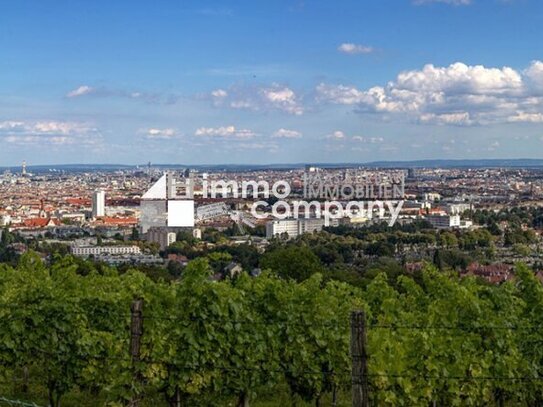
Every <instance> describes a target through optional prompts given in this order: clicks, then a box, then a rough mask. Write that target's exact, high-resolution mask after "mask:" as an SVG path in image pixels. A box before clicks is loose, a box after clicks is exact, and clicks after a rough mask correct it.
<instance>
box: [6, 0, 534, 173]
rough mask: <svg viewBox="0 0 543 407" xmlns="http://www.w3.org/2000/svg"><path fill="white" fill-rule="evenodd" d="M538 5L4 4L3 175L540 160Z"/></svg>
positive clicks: (302, 1)
mask: <svg viewBox="0 0 543 407" xmlns="http://www.w3.org/2000/svg"><path fill="white" fill-rule="evenodd" d="M541 38H543V2H542V1H541V0H334V1H332V0H323V1H311V0H290V1H287V0H273V1H265V0H259V1H254V0H251V1H245V0H238V1H230V2H228V1H205V0H198V1H189V0H186V1H182V2H181V1H174V0H170V1H166V0H162V1H154V2H151V1H147V0H145V1H142V0H131V1H124V0H119V1H104V0H93V1H88V0H35V1H30V0H17V1H8V0H0V166H11V165H19V164H20V163H21V162H22V161H23V160H26V161H27V163H28V164H29V165H32V164H68V163H72V164H73V163H109V164H142V163H146V162H148V161H151V162H153V163H171V164H188V165H190V164H193V165H194V164H233V163H239V164H266V163H319V162H320V163H340V162H351V163H352V162H361V163H363V162H369V161H376V160H393V161H395V160H415V159H480V158H542V156H543V41H541Z"/></svg>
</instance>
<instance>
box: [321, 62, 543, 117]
mask: <svg viewBox="0 0 543 407" xmlns="http://www.w3.org/2000/svg"><path fill="white" fill-rule="evenodd" d="M316 93H317V96H316V98H317V101H320V102H328V103H333V104H339V105H353V106H356V109H357V111H360V112H366V113H367V112H377V113H395V114H401V115H404V116H406V117H408V118H409V117H410V118H412V119H414V120H415V121H417V122H419V123H428V124H444V125H475V124H488V123H496V122H504V121H505V122H506V121H511V120H509V118H510V117H513V116H514V117H517V116H518V117H519V120H517V121H521V120H520V119H521V118H523V117H524V118H526V119H527V120H522V121H534V117H537V116H533V115H534V114H535V115H537V114H538V113H543V62H540V61H534V62H532V63H531V65H530V66H529V67H528V68H527V69H526V70H524V71H517V70H515V69H513V68H511V67H501V68H494V67H484V66H482V65H473V66H470V65H466V64H463V63H460V62H458V63H454V64H452V65H449V66H447V67H437V66H434V65H431V64H429V65H426V66H424V67H423V68H422V69H421V70H412V71H405V72H401V73H400V74H398V75H397V77H396V78H395V79H394V80H392V81H390V82H388V83H387V84H386V85H385V86H374V87H371V88H369V89H367V90H361V89H358V88H356V87H354V86H348V85H342V84H339V85H331V84H325V83H321V84H319V85H318V86H317V88H316ZM519 112H520V113H522V114H520V115H519ZM513 121H515V120H513Z"/></svg>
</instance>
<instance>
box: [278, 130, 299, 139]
mask: <svg viewBox="0 0 543 407" xmlns="http://www.w3.org/2000/svg"><path fill="white" fill-rule="evenodd" d="M273 137H274V138H302V133H300V132H299V131H296V130H288V129H282V128H281V129H279V130H277V131H276V132H275V133H273Z"/></svg>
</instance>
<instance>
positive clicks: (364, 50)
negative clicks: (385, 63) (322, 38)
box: [337, 42, 373, 55]
mask: <svg viewBox="0 0 543 407" xmlns="http://www.w3.org/2000/svg"><path fill="white" fill-rule="evenodd" d="M337 50H338V51H339V52H342V53H344V54H350V55H355V54H370V53H372V52H373V48H372V47H369V46H367V45H361V44H353V43H351V42H345V43H343V44H341V45H340V46H339V47H338V48H337Z"/></svg>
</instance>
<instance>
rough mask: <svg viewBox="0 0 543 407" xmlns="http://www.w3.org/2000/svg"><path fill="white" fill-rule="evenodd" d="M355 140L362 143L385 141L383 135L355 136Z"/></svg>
mask: <svg viewBox="0 0 543 407" xmlns="http://www.w3.org/2000/svg"><path fill="white" fill-rule="evenodd" d="M353 140H354V141H359V142H361V143H370V144H377V143H382V142H384V141H385V139H384V138H383V137H363V136H353Z"/></svg>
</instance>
